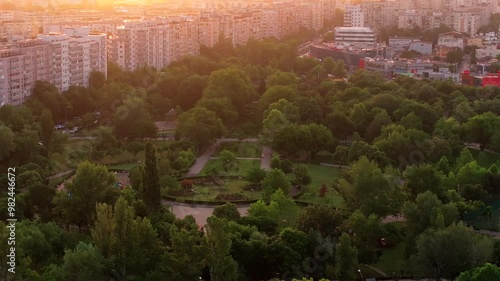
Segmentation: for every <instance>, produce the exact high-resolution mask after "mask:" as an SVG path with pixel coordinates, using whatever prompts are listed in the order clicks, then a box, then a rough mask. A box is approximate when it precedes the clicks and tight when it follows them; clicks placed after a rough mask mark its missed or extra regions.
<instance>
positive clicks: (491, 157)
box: [469, 148, 500, 169]
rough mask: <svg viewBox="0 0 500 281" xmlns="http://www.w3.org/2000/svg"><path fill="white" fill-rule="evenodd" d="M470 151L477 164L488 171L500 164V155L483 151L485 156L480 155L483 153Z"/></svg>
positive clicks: (474, 150)
mask: <svg viewBox="0 0 500 281" xmlns="http://www.w3.org/2000/svg"><path fill="white" fill-rule="evenodd" d="M469 151H470V153H471V154H472V156H473V157H474V159H476V161H477V163H478V164H479V165H481V166H483V167H485V168H487V169H488V168H489V167H491V165H493V164H495V163H499V162H500V155H497V154H493V153H489V152H486V151H483V152H484V154H482V155H480V153H481V151H479V150H476V149H470V148H469Z"/></svg>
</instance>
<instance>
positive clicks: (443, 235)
mask: <svg viewBox="0 0 500 281" xmlns="http://www.w3.org/2000/svg"><path fill="white" fill-rule="evenodd" d="M458 245H459V246H458ZM492 253H493V243H492V241H491V239H489V238H487V237H485V236H483V235H482V234H479V233H476V232H475V231H474V230H473V229H471V228H468V227H466V226H465V225H464V224H463V223H459V224H453V225H451V226H449V227H447V228H444V229H437V230H432V231H428V232H426V233H424V234H422V235H421V236H419V237H418V239H417V253H416V254H415V255H414V256H412V259H411V260H412V263H413V266H414V268H415V271H416V273H417V274H418V275H419V276H426V277H433V278H436V279H440V278H446V279H454V278H456V277H457V276H458V275H459V274H460V273H461V272H464V271H466V270H470V269H473V268H474V267H477V266H480V265H483V264H484V263H486V262H487V261H489V260H490V259H491V257H492Z"/></svg>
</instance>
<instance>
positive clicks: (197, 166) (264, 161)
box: [186, 138, 273, 176]
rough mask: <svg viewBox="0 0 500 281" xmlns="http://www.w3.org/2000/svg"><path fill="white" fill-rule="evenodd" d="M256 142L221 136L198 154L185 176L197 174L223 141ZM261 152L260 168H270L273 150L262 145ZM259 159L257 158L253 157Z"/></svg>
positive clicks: (255, 140)
mask: <svg viewBox="0 0 500 281" xmlns="http://www.w3.org/2000/svg"><path fill="white" fill-rule="evenodd" d="M240 141H241V142H258V139H253V138H252V139H236V138H222V139H218V140H216V141H215V143H213V144H211V145H209V146H208V147H207V148H206V149H205V151H204V152H203V154H202V155H200V156H199V157H198V158H197V159H196V161H195V163H194V165H193V166H192V167H191V168H190V169H189V172H188V173H187V174H186V176H197V175H199V174H200V173H201V170H203V168H204V167H205V165H206V164H207V162H208V161H209V160H210V159H213V157H212V155H213V154H214V153H215V151H216V150H217V147H219V145H220V144H221V143H223V142H240ZM262 154H263V157H262V158H261V159H260V168H261V169H264V170H269V169H270V168H271V157H272V154H273V151H272V149H271V148H270V147H268V146H264V147H262ZM238 159H247V158H238ZM248 159H254V158H248ZM255 159H259V158H255Z"/></svg>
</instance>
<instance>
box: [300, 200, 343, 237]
mask: <svg viewBox="0 0 500 281" xmlns="http://www.w3.org/2000/svg"><path fill="white" fill-rule="evenodd" d="M345 218H346V217H345V214H344V213H343V212H342V211H341V210H339V209H336V208H332V207H328V206H322V205H312V206H307V207H305V208H303V209H301V210H300V213H299V215H298V217H297V228H298V229H299V230H302V231H304V232H306V233H307V232H309V230H311V229H314V230H317V231H319V232H320V233H321V235H323V236H324V237H332V238H337V237H339V236H340V234H341V233H342V229H341V225H342V224H343V223H344V220H345Z"/></svg>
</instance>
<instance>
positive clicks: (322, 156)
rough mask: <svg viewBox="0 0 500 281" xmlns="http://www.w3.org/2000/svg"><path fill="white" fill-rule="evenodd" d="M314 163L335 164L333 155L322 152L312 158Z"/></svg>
mask: <svg viewBox="0 0 500 281" xmlns="http://www.w3.org/2000/svg"><path fill="white" fill-rule="evenodd" d="M311 160H312V161H315V162H320V163H330V164H333V163H334V162H333V154H332V153H330V152H328V151H320V152H318V153H316V155H314V156H313V157H312V158H311Z"/></svg>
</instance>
